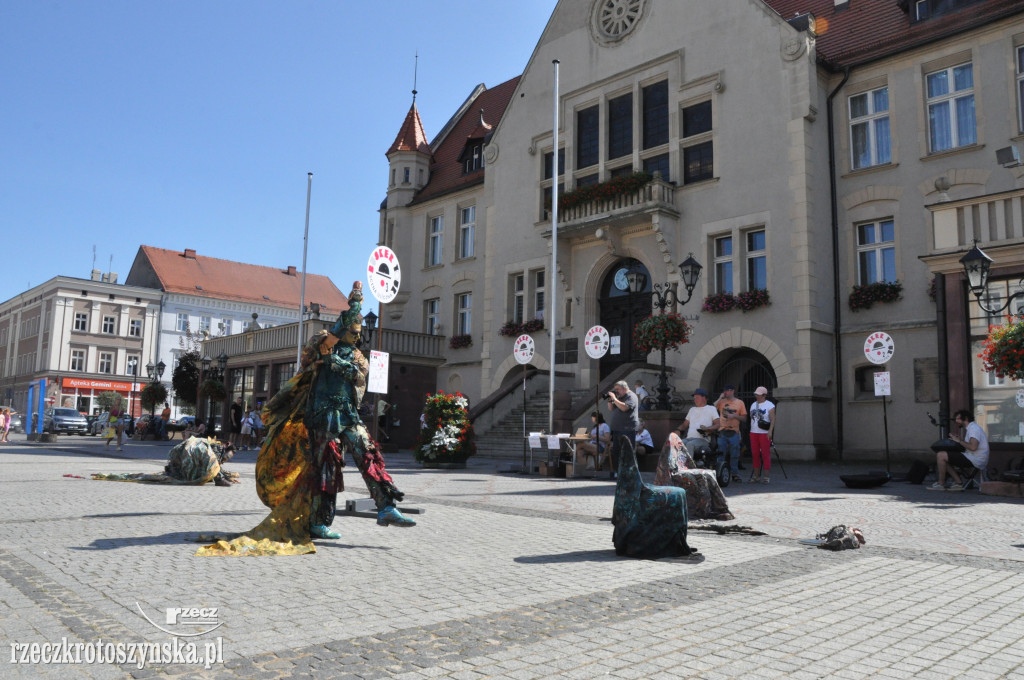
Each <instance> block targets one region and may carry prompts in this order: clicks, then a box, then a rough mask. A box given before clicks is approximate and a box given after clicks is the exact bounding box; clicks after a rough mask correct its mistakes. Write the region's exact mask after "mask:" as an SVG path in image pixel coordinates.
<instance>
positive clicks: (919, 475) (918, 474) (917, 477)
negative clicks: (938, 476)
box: [904, 460, 928, 484]
mask: <svg viewBox="0 0 1024 680" xmlns="http://www.w3.org/2000/svg"><path fill="white" fill-rule="evenodd" d="M927 475H928V464H927V463H922V462H921V461H919V460H915V461H914V462H913V463H911V464H910V469H909V470H907V478H906V480H904V481H906V482H907V483H908V484H921V483H922V482H924V478H925V477H926V476H927Z"/></svg>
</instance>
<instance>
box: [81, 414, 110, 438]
mask: <svg viewBox="0 0 1024 680" xmlns="http://www.w3.org/2000/svg"><path fill="white" fill-rule="evenodd" d="M86 419H87V420H89V434H91V435H92V436H94V437H95V436H96V435H98V434H103V430H105V429H106V428H107V425H108V424H109V423H110V414H109V413H107V412H106V411H104V412H103V413H101V414H99V415H98V416H91V419H90V416H86Z"/></svg>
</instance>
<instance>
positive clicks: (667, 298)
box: [626, 253, 704, 411]
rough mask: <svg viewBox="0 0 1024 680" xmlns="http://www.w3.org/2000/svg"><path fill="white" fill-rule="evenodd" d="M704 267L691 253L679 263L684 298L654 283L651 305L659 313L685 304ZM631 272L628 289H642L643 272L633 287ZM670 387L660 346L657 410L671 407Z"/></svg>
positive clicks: (669, 288)
mask: <svg viewBox="0 0 1024 680" xmlns="http://www.w3.org/2000/svg"><path fill="white" fill-rule="evenodd" d="M703 268H704V267H702V266H701V264H700V263H699V262H697V260H695V259H693V253H690V255H689V256H688V257H687V258H686V259H685V260H683V261H682V262H681V263H680V264H679V277H680V279H682V282H683V287H684V288H686V299H685V300H682V299H680V298H679V294H678V293H677V292H676V288H675V287H673V286H672V285H671V284H668V283H666V284H664V285H662V284H660V283H656V284H654V287H653V288H654V290H653V291H652V292H651V303H652V306H654V307H657V308H658V313H659V314H664V313H665V310H666V309H667V308H669V307H672V306H674V305H676V304H678V305H679V306H680V307H682V306H683V305H685V304H686V303H687V302H689V301H690V298H692V297H693V289H694V288H696V287H697V281H698V280H699V279H700V272H701V270H702V269H703ZM630 276H631V274H627V275H626V278H627V279H628V280H629V287H630V290H631V291H633V292H637V293H638V292H640V291H641V290H643V286H644V281H643V279H642V277H643V274H639V276H638V277H637V278H640V281H639V283H638V285H636V287H635V288H634V280H633V279H631V278H630ZM671 391H672V389H671V388H670V387H669V386H668V373H667V372H666V370H665V348H664V347H662V348H661V374H660V375H659V376H658V387H657V392H658V410H659V411H668V410H670V409H671V408H672V402H671V401H670V400H669V398H668V395H669V393H670V392H671Z"/></svg>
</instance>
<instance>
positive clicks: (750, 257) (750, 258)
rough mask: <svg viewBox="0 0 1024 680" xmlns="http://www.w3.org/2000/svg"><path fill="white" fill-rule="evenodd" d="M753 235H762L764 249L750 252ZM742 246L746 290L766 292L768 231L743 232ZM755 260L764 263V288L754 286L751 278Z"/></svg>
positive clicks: (752, 230) (751, 230) (753, 230)
mask: <svg viewBox="0 0 1024 680" xmlns="http://www.w3.org/2000/svg"><path fill="white" fill-rule="evenodd" d="M754 234H763V235H764V247H763V248H761V249H760V250H751V248H750V240H751V237H752V236H754ZM743 246H744V249H745V250H746V272H745V276H746V284H747V290H767V289H768V231H767V230H766V229H764V228H761V229H750V230H749V231H745V232H743ZM756 260H763V261H764V288H761V287H760V286H757V285H755V283H754V281H753V276H752V273H753V271H752V269H751V267H752V266H753V264H754V262H755V261H756Z"/></svg>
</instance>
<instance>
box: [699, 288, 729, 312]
mask: <svg viewBox="0 0 1024 680" xmlns="http://www.w3.org/2000/svg"><path fill="white" fill-rule="evenodd" d="M735 306H736V298H735V297H734V296H733V294H732V293H715V294H714V295H709V296H707V297H706V298H704V304H703V305H701V308H700V309H701V311H703V312H711V313H712V314H714V313H717V312H728V311H729V310H730V309H732V308H733V307H735Z"/></svg>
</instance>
